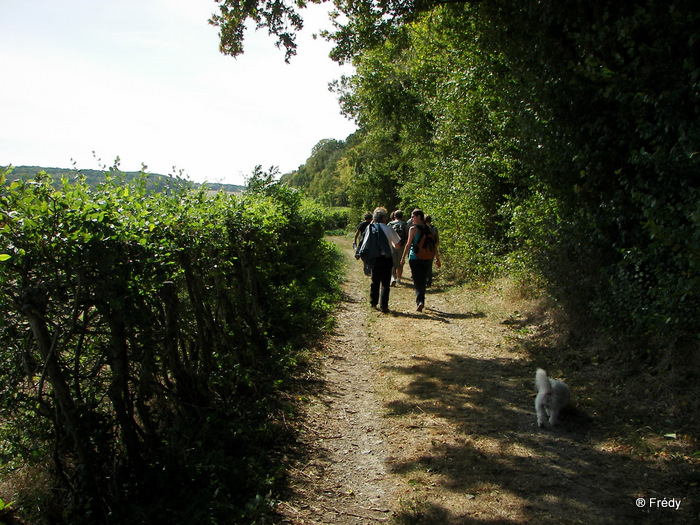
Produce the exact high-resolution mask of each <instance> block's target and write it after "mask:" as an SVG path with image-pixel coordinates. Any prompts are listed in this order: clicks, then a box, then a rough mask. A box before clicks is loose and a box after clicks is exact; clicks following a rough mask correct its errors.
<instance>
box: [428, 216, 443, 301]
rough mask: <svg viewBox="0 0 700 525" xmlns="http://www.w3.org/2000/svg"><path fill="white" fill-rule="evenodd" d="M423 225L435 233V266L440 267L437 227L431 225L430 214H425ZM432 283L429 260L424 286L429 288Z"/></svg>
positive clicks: (431, 264)
mask: <svg viewBox="0 0 700 525" xmlns="http://www.w3.org/2000/svg"><path fill="white" fill-rule="evenodd" d="M425 225H426V226H427V227H428V228H430V231H432V232H433V235H435V266H437V267H438V268H440V235H439V234H438V229H437V228H436V227H435V226H434V225H433V218H432V217H431V216H430V215H426V216H425ZM432 285H433V261H430V268H428V277H426V280H425V286H426V287H427V288H430V287H431V286H432Z"/></svg>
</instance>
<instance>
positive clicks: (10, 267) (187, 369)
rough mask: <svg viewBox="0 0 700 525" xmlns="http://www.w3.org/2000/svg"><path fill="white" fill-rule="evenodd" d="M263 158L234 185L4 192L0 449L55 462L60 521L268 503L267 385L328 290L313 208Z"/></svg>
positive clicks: (318, 317)
mask: <svg viewBox="0 0 700 525" xmlns="http://www.w3.org/2000/svg"><path fill="white" fill-rule="evenodd" d="M273 175H274V174H272V173H270V174H266V173H263V172H261V171H257V172H256V173H255V174H254V176H253V177H252V178H251V180H250V181H249V187H248V190H247V191H246V193H245V195H244V196H243V197H235V196H231V195H227V194H225V193H223V192H221V193H218V194H216V195H214V196H209V195H208V193H207V192H206V191H205V190H199V191H194V190H191V189H188V188H185V187H183V186H180V187H178V188H174V189H173V191H171V192H169V193H148V191H147V189H146V184H145V180H143V179H139V180H137V181H135V182H134V183H132V184H125V183H124V182H123V181H122V180H119V179H118V178H110V177H108V178H107V180H106V182H104V183H103V184H101V185H100V186H99V187H98V188H96V189H94V190H93V189H90V188H89V187H88V186H87V185H86V184H85V183H83V182H81V181H77V182H69V181H68V180H67V179H65V178H64V179H63V180H62V181H61V182H60V184H56V183H55V181H53V180H52V179H51V178H50V177H49V176H48V175H46V174H40V175H38V176H37V177H36V178H35V179H34V180H28V181H22V180H16V181H13V182H11V183H10V184H9V186H7V189H6V190H5V191H3V193H2V194H1V196H0V214H1V215H0V216H1V217H2V222H1V223H0V239H1V241H2V245H1V247H0V252H2V253H3V254H4V256H5V257H3V260H2V261H1V262H0V264H1V265H2V266H1V267H0V269H1V270H2V271H1V273H0V287H1V288H2V292H3V293H2V295H1V296H0V308H2V314H3V315H2V321H1V323H2V325H1V327H2V331H1V334H2V335H0V338H2V349H3V350H2V352H3V356H2V359H0V367H2V370H1V372H2V376H1V377H2V380H0V413H1V414H2V421H3V423H2V427H1V428H0V432H1V433H2V441H3V443H4V445H3V448H2V454H3V459H4V460H5V461H8V460H10V459H11V460H12V461H14V462H16V463H17V464H18V465H22V464H24V465H27V466H29V467H31V468H38V467H42V466H44V465H46V463H47V462H50V463H51V465H52V468H51V471H52V472H53V473H54V474H56V476H55V479H54V480H53V483H55V484H56V485H57V486H60V488H61V490H60V491H53V492H50V493H47V498H48V499H51V498H50V497H49V496H48V494H54V496H53V499H54V501H53V502H51V506H58V507H60V508H62V509H63V512H64V513H65V515H66V516H70V519H69V521H71V522H73V523H80V522H85V523H94V522H104V521H112V522H124V521H125V520H126V519H127V517H128V519H129V522H130V523H150V522H153V521H167V522H172V523H184V522H189V523H191V522H204V521H210V520H213V521H214V522H223V521H226V520H231V519H233V520H234V521H252V520H254V516H255V515H256V513H259V512H262V511H264V510H265V502H266V501H267V496H268V494H269V493H270V492H271V491H274V489H275V485H276V483H277V480H279V479H280V477H281V475H282V471H281V469H282V465H281V464H280V462H279V460H277V459H276V458H275V457H274V454H271V453H270V451H271V450H274V449H275V448H276V447H278V446H279V442H280V439H282V438H283V435H284V432H283V430H282V429H280V428H279V426H278V424H277V423H276V422H275V413H276V412H277V411H279V410H280V408H279V407H278V404H279V403H278V401H277V396H276V392H277V389H278V388H279V385H280V384H281V383H282V382H283V381H284V379H285V378H286V377H287V373H288V370H289V368H290V367H292V366H293V365H294V362H295V359H296V355H295V354H296V352H297V351H298V350H300V349H302V348H303V346H304V345H305V343H306V341H307V339H308V338H309V337H311V336H313V335H314V333H316V332H317V331H318V330H319V329H320V328H322V327H323V326H324V325H325V324H326V317H327V315H328V314H329V312H330V309H331V308H332V305H333V304H334V303H335V302H336V301H337V299H338V297H339V287H338V282H339V273H338V272H339V271H338V262H337V260H336V256H335V252H334V251H333V249H332V248H331V247H330V246H329V245H328V244H326V243H325V242H324V241H323V239H322V237H323V231H324V216H323V214H322V213H321V212H320V211H319V210H318V208H317V206H315V205H314V204H313V203H309V202H308V201H306V200H305V199H304V198H303V197H302V195H301V194H300V193H298V192H295V191H293V190H290V189H288V188H285V187H284V186H281V185H279V184H277V183H274V182H273V180H272V179H273ZM2 176H3V177H5V176H6V174H5V173H4V172H3V175H2ZM57 186H58V187H59V189H57ZM47 475H48V473H47ZM146 488H147V489H148V490H145V489H146ZM62 494H65V497H60V495H62ZM232 517H233V518H232Z"/></svg>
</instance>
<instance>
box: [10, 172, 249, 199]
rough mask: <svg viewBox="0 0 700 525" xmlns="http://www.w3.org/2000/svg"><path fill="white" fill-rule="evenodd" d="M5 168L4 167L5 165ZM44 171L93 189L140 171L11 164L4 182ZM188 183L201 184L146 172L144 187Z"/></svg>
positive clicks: (233, 189)
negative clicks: (79, 182) (82, 182)
mask: <svg viewBox="0 0 700 525" xmlns="http://www.w3.org/2000/svg"><path fill="white" fill-rule="evenodd" d="M5 168H6V167H5ZM42 171H43V172H45V173H46V174H48V175H51V178H52V179H53V181H54V183H59V182H60V181H61V178H63V177H65V178H67V179H68V180H69V181H71V182H72V181H74V180H75V179H76V178H80V177H84V180H85V183H86V184H87V185H88V186H89V187H90V188H91V189H95V188H97V186H98V185H99V184H103V183H104V182H106V181H107V178H108V177H111V178H112V179H114V178H117V179H119V178H122V179H123V181H124V182H125V183H127V184H131V183H133V182H134V181H135V180H136V179H137V178H139V176H140V175H142V172H139V171H114V170H106V171H105V170H81V169H68V168H43V167H40V166H13V167H12V173H11V174H10V175H8V177H7V180H6V181H5V184H6V185H7V184H10V182H12V181H13V180H17V179H20V180H25V181H26V180H30V179H33V178H35V177H36V175H37V173H40V172H42ZM183 184H185V185H190V186H191V187H192V188H193V189H199V188H200V187H201V186H202V184H199V183H194V182H190V181H188V180H187V179H182V178H178V177H173V176H171V175H160V174H158V173H148V174H147V182H146V188H147V190H148V191H149V192H151V191H164V190H165V189H172V188H173V187H176V186H181V185H183ZM205 184H206V186H207V187H208V188H209V189H210V190H212V191H219V190H224V191H226V192H227V193H241V192H242V191H243V190H244V189H245V186H239V185H237V184H222V183H215V182H207V183H205Z"/></svg>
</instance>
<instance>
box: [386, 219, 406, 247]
mask: <svg viewBox="0 0 700 525" xmlns="http://www.w3.org/2000/svg"><path fill="white" fill-rule="evenodd" d="M389 226H391V227H392V228H393V229H394V231H395V232H396V233H398V234H399V237H401V246H404V245H405V244H406V239H408V223H407V222H406V221H400V220H395V221H392V222H390V223H389Z"/></svg>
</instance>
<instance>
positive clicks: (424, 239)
mask: <svg viewBox="0 0 700 525" xmlns="http://www.w3.org/2000/svg"><path fill="white" fill-rule="evenodd" d="M418 231H419V232H420V237H419V239H418V243H417V244H416V242H415V241H414V244H413V251H414V253H415V254H416V256H417V257H418V258H419V259H423V260H428V261H432V260H433V259H434V258H435V255H436V254H437V238H436V237H435V234H434V233H433V231H432V230H431V229H430V228H427V227H425V228H423V227H418Z"/></svg>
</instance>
